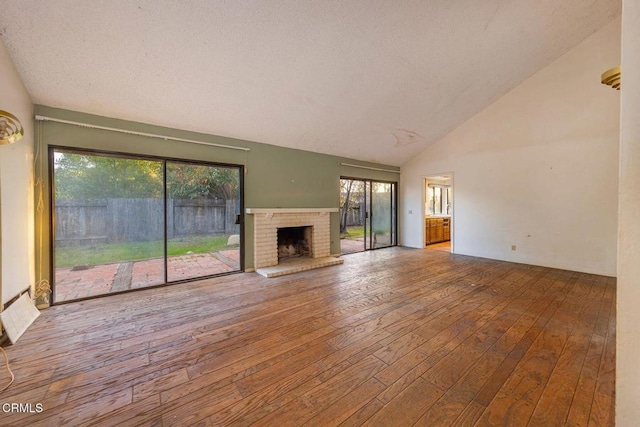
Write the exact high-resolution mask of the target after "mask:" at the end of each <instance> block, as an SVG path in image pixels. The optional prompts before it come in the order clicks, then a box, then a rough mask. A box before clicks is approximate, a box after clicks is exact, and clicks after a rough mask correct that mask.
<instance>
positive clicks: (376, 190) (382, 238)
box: [370, 182, 395, 249]
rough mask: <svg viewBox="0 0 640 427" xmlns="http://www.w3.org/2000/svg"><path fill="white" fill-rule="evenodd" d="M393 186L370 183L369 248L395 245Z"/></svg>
mask: <svg viewBox="0 0 640 427" xmlns="http://www.w3.org/2000/svg"><path fill="white" fill-rule="evenodd" d="M393 199H394V194H393V184H391V183H386V182H372V183H371V215H370V217H371V247H372V248H374V249H377V248H384V247H387V246H392V245H393V244H395V241H394V240H395V239H394V235H395V230H394V221H393V219H394V210H395V209H394V203H393Z"/></svg>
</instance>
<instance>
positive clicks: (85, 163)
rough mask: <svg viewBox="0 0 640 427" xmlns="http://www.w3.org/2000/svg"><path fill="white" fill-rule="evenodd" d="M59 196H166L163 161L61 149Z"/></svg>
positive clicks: (57, 178) (58, 156)
mask: <svg viewBox="0 0 640 427" xmlns="http://www.w3.org/2000/svg"><path fill="white" fill-rule="evenodd" d="M54 168H55V192H56V198H57V199H74V198H77V199H100V198H148V197H161V196H162V163H161V162H159V161H153V160H139V159H127V158H121V157H112V156H99V155H87V154H75V153H60V152H57V153H56V155H55V161H54Z"/></svg>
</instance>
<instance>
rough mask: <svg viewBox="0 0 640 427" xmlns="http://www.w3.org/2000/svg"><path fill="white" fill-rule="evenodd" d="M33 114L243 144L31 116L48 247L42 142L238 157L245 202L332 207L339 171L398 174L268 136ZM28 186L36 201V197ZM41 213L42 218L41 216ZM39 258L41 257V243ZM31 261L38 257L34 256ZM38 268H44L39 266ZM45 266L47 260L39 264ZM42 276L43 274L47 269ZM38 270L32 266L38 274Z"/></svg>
mask: <svg viewBox="0 0 640 427" xmlns="http://www.w3.org/2000/svg"><path fill="white" fill-rule="evenodd" d="M35 114H36V115H37V116H44V117H51V118H55V119H60V120H68V121H73V122H79V123H87V124H91V125H96V126H103V127H110V128H117V129H124V130H130V131H134V132H143V133H149V134H157V135H166V136H171V137H176V138H183V139H192V140H197V141H205V142H211V143H215V144H223V145H229V146H237V147H245V148H249V149H250V151H248V152H245V151H238V150H232V149H228V148H220V147H212V146H206V145H199V144H192V143H187V142H180V141H170V140H162V139H157V138H149V137H146V136H140V135H128V134H123V133H119V132H113V131H109V130H102V129H94V128H88V127H81V126H76V125H72V124H64V123H57V122H52V121H36V130H37V141H36V145H37V147H36V148H38V149H39V155H38V158H37V159H36V160H37V162H36V179H42V182H43V186H42V188H43V189H44V191H43V201H44V203H43V206H42V207H43V209H42V210H41V212H38V213H36V215H38V216H40V217H39V218H37V220H36V228H37V230H36V232H37V233H39V232H40V230H42V231H43V234H42V235H43V237H44V240H45V242H46V243H45V244H44V245H43V247H44V248H49V247H50V246H49V242H48V240H49V238H48V236H49V235H50V234H49V222H48V220H47V219H48V218H49V192H48V188H49V183H48V178H49V176H48V173H49V172H48V170H49V164H48V148H49V147H50V146H58V147H70V148H83V149H91V150H100V151H112V152H119V153H127V154H138V155H146V156H159V157H166V158H174V159H183V160H200V161H207V162H214V163H224V164H233V165H243V166H244V167H245V175H244V190H245V192H244V207H245V208H337V207H339V200H340V197H339V188H340V177H341V176H348V177H353V178H365V179H376V180H384V181H393V182H399V179H400V174H399V173H393V172H383V171H375V170H369V169H361V168H354V167H351V166H344V165H341V163H351V164H357V165H361V166H365V167H373V168H381V169H390V170H398V171H399V168H398V167H394V166H387V165H379V164H374V163H368V162H362V161H359V160H354V159H346V158H341V157H336V156H330V155H326V154H319V153H313V152H309V151H303V150H296V149H290V148H283V147H278V146H274V145H269V144H262V143H258V142H252V141H245V140H240V139H234V138H227V137H222V136H216V135H209V134H203V133H197V132H190V131H185V130H178V129H173V128H167V127H162V126H155V125H150V124H144V123H138V122H132V121H127V120H120V119H113V118H107V117H102V116H96V115H92V114H87V113H80V112H75V111H69V110H62V109H58V108H52V107H46V106H41V105H36V106H35ZM38 196H39V195H38V194H36V203H38ZM43 219H44V221H43ZM339 228H340V225H339V216H338V213H332V214H331V253H332V254H339V253H340V230H339ZM244 248H245V264H244V265H245V269H252V268H253V217H252V215H245V236H244ZM43 252H46V253H40V254H36V257H40V256H43V257H44V259H43V265H45V266H48V265H49V259H48V257H49V251H43ZM36 265H39V260H37V263H36ZM43 269H44V268H43ZM47 270H48V267H47ZM42 273H44V274H43V275H42V277H48V276H49V272H48V271H47V272H44V271H43V272H42ZM39 275H40V274H39Z"/></svg>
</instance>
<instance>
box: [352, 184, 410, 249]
mask: <svg viewBox="0 0 640 427" xmlns="http://www.w3.org/2000/svg"><path fill="white" fill-rule="evenodd" d="M396 206H397V183H395V182H385V181H374V180H366V179H356V178H347V177H343V178H341V179H340V253H341V254H349V253H355V252H363V251H366V250H371V249H381V248H387V247H390V246H395V245H396V244H397V232H398V230H397V212H396V210H397V209H396Z"/></svg>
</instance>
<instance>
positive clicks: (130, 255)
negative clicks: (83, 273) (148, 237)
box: [55, 235, 230, 268]
mask: <svg viewBox="0 0 640 427" xmlns="http://www.w3.org/2000/svg"><path fill="white" fill-rule="evenodd" d="M228 238H229V236H228V235H218V236H189V237H179V238H174V239H170V240H169V241H168V245H167V254H168V256H175V255H185V254H186V253H188V252H192V253H208V252H215V251H218V250H221V249H229V248H230V247H229V246H227V239H228ZM55 252H56V267H58V268H60V267H73V266H75V265H97V264H108V263H113V262H126V261H137V260H141V259H149V258H160V257H162V256H163V243H162V240H154V241H151V242H136V243H105V244H96V245H91V246H78V247H62V248H56V251H55Z"/></svg>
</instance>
